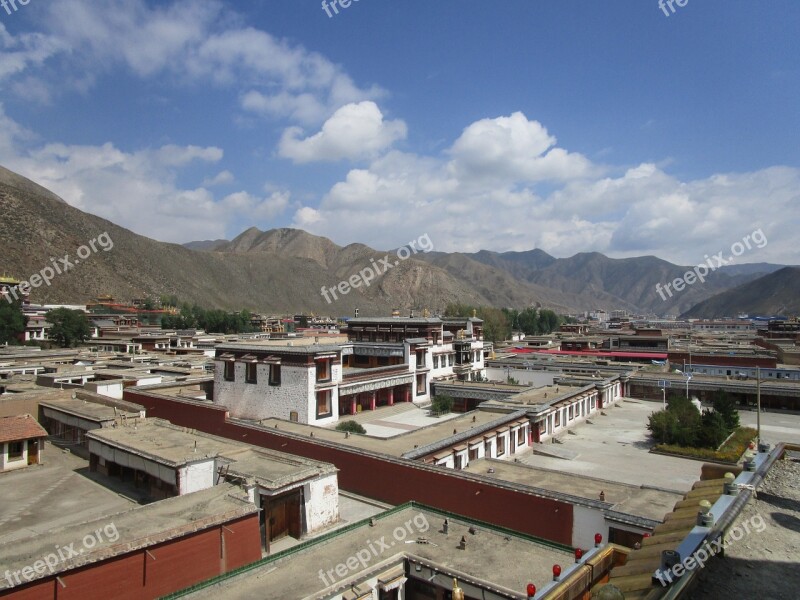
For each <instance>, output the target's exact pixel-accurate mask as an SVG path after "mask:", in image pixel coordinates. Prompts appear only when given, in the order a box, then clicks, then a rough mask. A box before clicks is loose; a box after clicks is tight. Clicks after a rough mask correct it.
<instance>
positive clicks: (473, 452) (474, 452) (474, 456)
mask: <svg viewBox="0 0 800 600" xmlns="http://www.w3.org/2000/svg"><path fill="white" fill-rule="evenodd" d="M469 459H470V461H473V460H478V446H470V447H469Z"/></svg>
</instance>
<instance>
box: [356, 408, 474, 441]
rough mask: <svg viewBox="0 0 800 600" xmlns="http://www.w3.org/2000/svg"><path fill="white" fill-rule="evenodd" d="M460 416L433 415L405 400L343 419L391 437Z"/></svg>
mask: <svg viewBox="0 0 800 600" xmlns="http://www.w3.org/2000/svg"><path fill="white" fill-rule="evenodd" d="M460 416H461V414H460V413H449V414H447V415H442V416H441V417H432V416H430V414H429V411H428V409H423V408H419V407H418V406H416V405H415V404H413V403H411V402H403V403H401V404H395V405H394V406H381V407H379V408H378V409H376V410H367V411H362V412H360V413H358V414H356V415H353V416H352V417H350V416H348V417H342V418H341V420H342V421H350V420H353V421H358V422H359V423H361V425H363V426H364V429H366V430H367V434H368V435H372V436H375V437H382V438H389V437H393V436H396V435H400V434H401V433H407V432H409V431H414V430H415V429H420V428H421V427H426V426H428V425H437V424H439V423H442V422H444V421H448V420H450V419H455V418H457V417H460Z"/></svg>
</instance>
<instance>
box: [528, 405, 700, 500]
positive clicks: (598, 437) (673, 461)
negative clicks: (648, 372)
mask: <svg viewBox="0 0 800 600" xmlns="http://www.w3.org/2000/svg"><path fill="white" fill-rule="evenodd" d="M660 408H661V406H660V405H659V404H657V403H654V402H645V401H640V400H631V399H627V400H625V401H624V402H621V403H619V404H618V405H617V406H616V407H614V408H607V409H605V413H606V415H605V416H603V415H597V416H594V417H592V418H591V419H590V420H591V421H592V423H593V424H592V425H590V424H588V423H585V424H582V425H579V426H578V427H577V428H576V429H574V433H575V435H572V434H567V435H564V436H562V438H561V441H563V442H564V443H563V444H554V446H556V447H557V448H558V449H563V450H569V451H570V453H569V454H570V455H572V456H575V458H573V459H572V460H565V459H561V458H553V457H549V456H541V455H537V454H532V453H526V455H525V457H524V458H523V459H522V462H524V463H527V464H529V465H533V466H536V467H545V468H548V469H554V470H557V471H561V472H562V473H575V474H577V475H587V476H591V477H599V478H602V479H609V480H612V481H619V482H622V483H629V484H633V485H647V486H653V487H659V488H664V489H667V490H674V491H677V492H685V491H688V490H689V489H691V487H692V484H693V483H694V482H695V481H697V480H698V479H700V467H701V465H702V463H701V462H699V461H695V460H688V459H683V458H675V457H672V456H661V455H658V454H650V453H649V452H648V450H649V449H650V446H651V445H652V442H651V441H650V437H649V432H648V431H647V417H648V416H649V415H650V413H652V412H653V411H655V410H659V409H660Z"/></svg>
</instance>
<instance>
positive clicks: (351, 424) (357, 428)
mask: <svg viewBox="0 0 800 600" xmlns="http://www.w3.org/2000/svg"><path fill="white" fill-rule="evenodd" d="M336 430H337V431H349V432H350V433H367V430H366V429H364V426H363V425H362V424H361V423H359V422H358V421H342V422H341V423H339V424H338V425H336Z"/></svg>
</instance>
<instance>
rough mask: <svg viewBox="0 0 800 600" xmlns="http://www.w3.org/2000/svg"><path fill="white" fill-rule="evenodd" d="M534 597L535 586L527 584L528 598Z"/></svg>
mask: <svg viewBox="0 0 800 600" xmlns="http://www.w3.org/2000/svg"><path fill="white" fill-rule="evenodd" d="M534 596H536V586H535V585H533V584H532V583H529V584H528V598H533V597H534Z"/></svg>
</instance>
